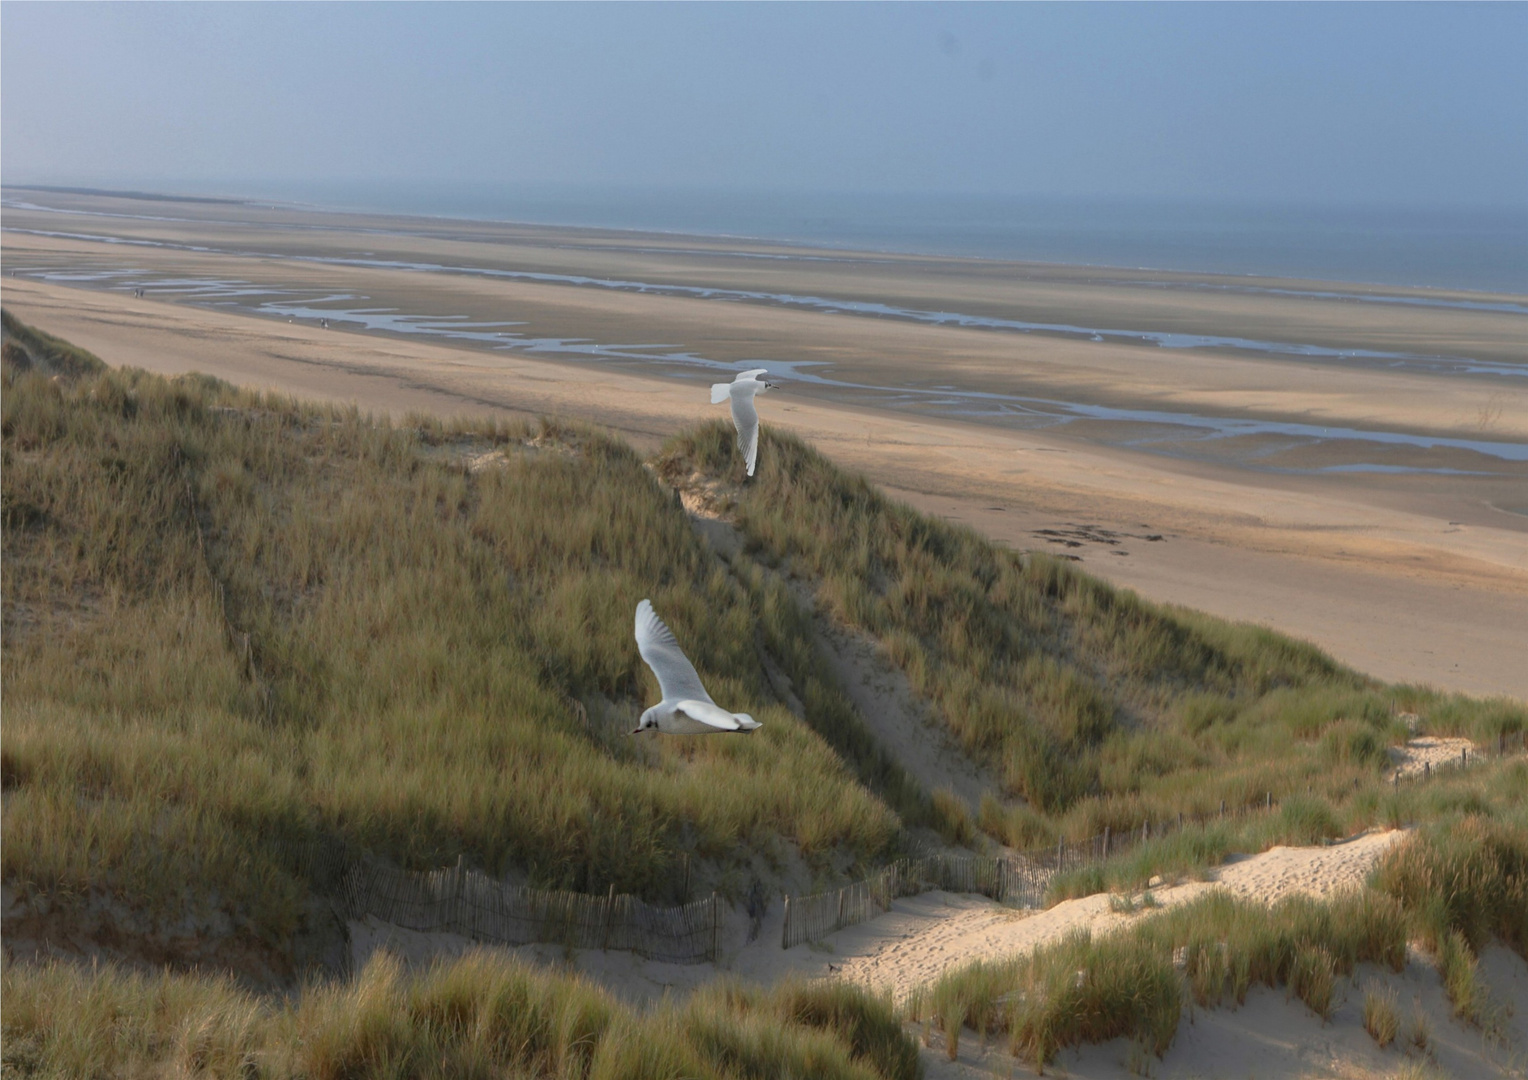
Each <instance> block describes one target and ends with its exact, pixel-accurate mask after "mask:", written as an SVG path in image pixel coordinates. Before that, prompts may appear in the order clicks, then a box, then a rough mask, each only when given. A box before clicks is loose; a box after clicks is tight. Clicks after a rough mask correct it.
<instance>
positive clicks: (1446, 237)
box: [4, 184, 1528, 295]
mask: <svg viewBox="0 0 1528 1080" xmlns="http://www.w3.org/2000/svg"><path fill="white" fill-rule="evenodd" d="M4 188H5V190H6V191H7V192H10V191H15V192H37V193H42V194H62V195H87V196H103V197H109V198H122V199H137V200H144V201H150V202H156V203H169V202H186V203H200V204H221V205H230V206H245V207H270V208H272V209H288V210H293V211H299V212H311V213H328V214H347V215H373V216H387V217H400V218H416V219H427V220H430V219H433V220H440V221H449V222H452V223H456V224H460V223H464V222H481V223H483V224H490V225H521V226H535V227H543V228H566V229H593V230H599V231H602V232H614V233H626V234H632V235H641V234H648V235H653V236H658V237H663V238H665V239H667V240H673V239H676V238H683V237H694V238H695V239H696V240H698V241H713V242H714V241H717V240H723V241H736V242H739V243H754V244H768V245H772V246H779V247H786V248H803V249H805V248H810V249H814V250H818V251H830V252H842V253H844V254H845V255H855V254H859V255H881V256H902V257H915V258H916V257H941V258H969V259H977V260H982V261H994V262H1022V263H1027V264H1035V265H1050V266H1058V267H1074V268H1077V269H1091V270H1120V271H1125V272H1140V273H1185V274H1205V275H1215V276H1223V277H1228V278H1288V279H1294V280H1305V281H1324V282H1332V283H1340V284H1344V285H1352V286H1369V287H1377V288H1408V289H1421V290H1428V291H1466V292H1486V293H1506V294H1515V295H1524V294H1528V212H1525V213H1521V214H1519V213H1517V212H1516V211H1513V210H1504V209H1500V210H1499V209H1479V208H1432V209H1428V208H1415V209H1393V208H1372V209H1362V208H1341V207H1330V208H1320V207H1306V208H1301V207H1282V206H1268V207H1256V206H1244V207H1233V206H1214V205H1210V206H1203V207H1191V206H1187V205H1184V204H1173V203H1168V202H1146V201H1143V202H1138V203H1134V204H1131V203H1126V202H1111V201H1107V200H1093V201H1091V202H1090V201H1086V200H1071V201H1068V200H1058V199H1036V200H1025V199H1017V198H1011V199H999V198H982V197H974V196H973V197H950V198H948V199H944V198H940V197H936V196H864V197H862V198H860V197H850V196H841V195H821V196H812V195H808V196H759V197H758V198H757V200H754V199H753V198H751V197H748V196H743V195H736V194H718V195H714V196H696V200H695V202H694V203H693V204H692V203H690V202H688V201H686V200H685V199H684V198H683V197H682V196H681V195H678V194H674V193H640V192H637V193H626V194H624V195H621V194H609V195H603V196H601V195H594V194H589V193H574V194H571V195H561V196H559V195H555V194H549V193H547V192H544V191H535V192H530V193H525V192H523V191H519V190H518V189H505V190H504V191H500V192H490V191H487V190H474V191H471V192H468V193H466V194H465V195H464V194H463V192H461V191H454V190H453V189H447V188H441V189H438V191H437V192H436V194H435V196H434V197H432V196H431V194H430V193H429V192H428V191H426V190H425V189H403V188H398V189H389V188H386V187H377V188H376V189H374V190H371V191H356V192H351V193H346V192H341V191H338V190H335V191H330V192H313V191H310V192H306V193H299V192H293V191H287V192H273V193H272V194H270V195H228V196H223V195H219V196H212V195H206V194H172V193H161V192H150V191H141V190H120V191H119V190H115V189H109V188H97V187H74V186H64V185H46V184H6V185H4ZM708 199H709V200H710V203H711V205H706V203H707V200H708ZM920 215H921V216H920Z"/></svg>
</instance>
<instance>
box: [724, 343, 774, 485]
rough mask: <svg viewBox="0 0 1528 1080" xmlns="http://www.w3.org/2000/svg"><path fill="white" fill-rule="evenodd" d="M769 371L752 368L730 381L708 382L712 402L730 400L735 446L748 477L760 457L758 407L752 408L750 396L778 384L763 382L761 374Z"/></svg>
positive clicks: (754, 395)
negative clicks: (744, 464)
mask: <svg viewBox="0 0 1528 1080" xmlns="http://www.w3.org/2000/svg"><path fill="white" fill-rule="evenodd" d="M768 374H769V370H768V369H767V368H752V369H751V370H748V371H745V372H743V373H742V374H740V375H738V377H737V378H735V379H733V380H732V381H731V382H730V383H727V382H719V383H712V384H711V404H712V405H720V404H721V403H722V402H724V401H726V400H727V399H728V398H731V399H732V423H733V424H734V425H735V426H736V427H737V448H738V451H739V452H740V453H741V454H742V455H743V457H744V458H746V459H747V460H748V475H749V476H752V475H753V466H754V463H755V462H756V461H758V459H759V410H758V409H756V408H754V404H753V399H754V398H755V397H756V396H757V395H759V394H762V393H764V391H766V390H774V389H775V388H776V387H778V386H779V384H778V383H772V382H765V381H764V376H765V375H768Z"/></svg>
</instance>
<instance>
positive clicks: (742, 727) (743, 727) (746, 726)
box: [732, 712, 764, 731]
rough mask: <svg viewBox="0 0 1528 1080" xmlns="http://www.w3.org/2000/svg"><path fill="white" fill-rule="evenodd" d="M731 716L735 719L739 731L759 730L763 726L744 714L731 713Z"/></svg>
mask: <svg viewBox="0 0 1528 1080" xmlns="http://www.w3.org/2000/svg"><path fill="white" fill-rule="evenodd" d="M732 715H733V716H734V717H735V718H736V719H737V726H738V730H739V731H752V730H753V729H754V728H761V727H763V726H764V725H763V724H761V723H759V722H758V721H757V720H755V719H754V718H753V717H751V716H749V715H748V714H747V713H745V712H740V713H733V714H732Z"/></svg>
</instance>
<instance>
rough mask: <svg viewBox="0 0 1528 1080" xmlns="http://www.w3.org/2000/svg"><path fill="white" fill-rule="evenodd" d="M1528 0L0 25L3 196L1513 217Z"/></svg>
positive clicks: (128, 19) (185, 16)
mask: <svg viewBox="0 0 1528 1080" xmlns="http://www.w3.org/2000/svg"><path fill="white" fill-rule="evenodd" d="M1525 57H1528V5H1525V4H1484V5H1475V4H1437V5H1433V4H1310V5H1284V4H1225V5H1220V4H1183V5H1178V4H1129V5H1114V4H1038V3H1037V4H1014V5H997V4H983V5H974V6H966V5H921V4H918V5H915V4H884V5H882V4H869V5H859V4H822V5H819V4H765V5H753V4H716V5H707V4H697V5H667V4H621V5H606V4H551V5H542V4H507V5H489V4H465V5H457V4H422V5H410V4H381V5H369V4H335V5H327V4H255V5H244V4H170V5H158V4H141V3H134V4H127V3H121V4H108V5H95V4H54V3H30V2H26V3H23V2H17V0H7V2H6V3H4V5H3V7H0V155H3V156H0V162H3V175H4V178H5V179H6V180H7V181H8V182H53V183H79V184H119V185H121V184H131V185H135V186H149V187H154V186H158V187H165V186H172V187H179V188H181V189H189V188H196V187H201V188H217V187H222V188H231V189H237V190H240V191H244V192H247V193H250V194H258V193H259V191H258V189H259V187H260V184H261V183H262V182H275V181H281V182H291V181H299V182H300V181H328V182H336V181H347V180H356V179H365V180H369V181H434V180H456V181H487V182H530V183H586V184H594V185H613V184H622V185H625V184H630V185H642V186H655V187H676V186H679V187H695V188H722V189H745V190H806V189H817V190H823V189H827V190H840V191H963V192H992V193H1007V194H1028V193H1060V194H1072V195H1109V196H1138V195H1139V196H1182V197H1188V198H1193V199H1200V198H1206V199H1227V198H1230V199H1251V200H1267V199H1275V200H1295V201H1339V202H1382V203H1477V204H1478V203H1488V204H1511V203H1516V204H1524V203H1528V62H1525Z"/></svg>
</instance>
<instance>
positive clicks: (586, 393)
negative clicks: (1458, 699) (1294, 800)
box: [4, 279, 1528, 698]
mask: <svg viewBox="0 0 1528 1080" xmlns="http://www.w3.org/2000/svg"><path fill="white" fill-rule="evenodd" d="M4 299H5V303H6V305H7V307H9V308H10V309H12V310H13V311H15V312H16V314H17V315H19V316H20V317H21V318H23V319H25V320H27V321H30V322H33V323H35V324H37V325H39V326H41V327H43V328H44V329H47V330H49V331H50V332H53V333H57V334H60V335H62V336H64V337H66V338H68V339H70V340H73V341H75V342H77V343H78V344H80V345H82V346H84V347H86V348H88V349H91V350H92V351H94V352H96V353H97V354H99V355H101V356H102V357H103V358H104V359H106V360H108V361H109V362H111V363H116V364H130V365H135V366H139V367H144V368H147V369H149V370H152V371H158V372H162V373H166V374H177V373H182V372H188V371H203V372H207V373H208V374H215V375H218V376H220V377H222V378H226V379H229V380H231V381H234V382H238V383H243V384H249V385H255V386H264V387H271V388H277V389H281V390H283V391H286V392H290V393H295V394H299V395H303V396H309V397H314V398H319V399H323V400H331V401H336V400H337V401H345V402H354V403H356V404H357V405H359V406H360V407H362V408H363V409H367V410H375V411H388V412H391V413H393V414H395V415H401V414H403V413H406V412H408V411H411V410H418V411H425V412H431V413H436V414H458V413H495V414H512V415H522V416H524V415H536V414H550V415H561V416H568V417H575V418H583V419H587V420H591V421H594V422H596V423H601V424H606V425H609V426H610V427H612V428H614V429H615V430H617V431H620V432H621V433H623V434H624V435H625V436H626V437H628V438H630V439H632V440H633V441H634V442H635V443H637V444H638V445H639V446H643V447H647V448H653V447H656V446H657V445H658V444H659V443H660V442H661V441H662V439H663V438H664V437H666V436H667V435H668V434H669V433H670V432H672V431H674V430H675V429H676V428H678V427H680V426H682V425H684V424H688V423H692V422H694V421H695V420H696V419H698V418H700V417H703V416H706V415H708V413H707V411H706V409H705V407H704V401H705V399H704V397H703V395H702V396H699V397H697V392H696V390H695V389H694V388H692V387H691V386H689V385H688V384H686V383H684V382H680V381H677V380H672V379H667V378H661V377H649V376H644V375H641V374H636V373H632V372H629V371H624V370H600V371H599V373H598V378H597V381H596V382H593V383H591V381H590V379H591V376H592V375H593V372H591V371H590V370H589V368H587V367H585V366H581V365H576V364H571V363H566V362H557V361H550V360H545V359H539V358H535V357H530V356H525V355H520V354H516V353H512V352H507V353H498V352H495V353H484V352H480V351H472V350H467V349H457V348H451V347H448V346H445V345H436V344H430V343H425V342H418V341H413V340H400V339H397V338H390V337H379V336H374V335H363V334H352V333H345V332H340V331H334V330H328V331H326V330H321V329H319V328H317V327H315V326H307V325H302V324H288V323H284V322H273V321H270V320H265V319H255V318H250V317H247V316H240V315H233V314H226V313H224V312H221V311H216V310H208V309H204V308H196V307H189V306H186V305H181V304H171V303H162V302H153V301H148V300H138V299H135V298H133V297H131V296H122V295H118V294H114V293H103V292H86V291H82V290H78V289H71V288H65V287H63V286H59V285H49V284H42V283H37V282H32V281H27V280H24V279H6V280H5V296H4ZM769 406H770V408H768V409H766V410H765V411H766V413H767V415H766V416H765V417H764V421H765V423H766V425H774V426H778V427H785V428H789V429H792V430H795V431H797V432H799V433H800V434H801V435H803V436H804V437H806V438H808V439H810V440H812V441H813V442H814V443H815V444H816V445H818V446H819V447H820V448H821V449H822V450H824V451H825V452H826V453H828V454H829V455H830V456H832V457H833V458H834V459H835V460H837V461H838V462H840V463H841V464H843V465H845V466H847V467H850V468H854V469H859V470H862V471H864V472H865V473H866V474H867V475H868V476H869V477H870V478H871V479H872V480H874V481H877V482H879V483H881V484H883V485H884V486H886V487H887V488H888V489H889V490H891V491H892V493H893V494H894V495H896V496H898V497H900V498H903V499H905V500H907V501H909V502H911V503H912V504H914V505H915V506H918V507H919V508H920V509H923V510H925V511H927V512H930V513H935V514H938V515H941V516H944V517H947V518H950V519H952V520H955V521H959V522H962V523H965V524H969V525H971V526H972V527H974V528H976V529H978V530H979V531H981V532H983V533H985V534H986V535H988V536H990V537H992V538H994V539H996V540H998V541H1000V542H1003V543H1007V544H1011V545H1013V546H1015V547H1020V548H1042V549H1048V550H1054V551H1057V552H1058V553H1061V554H1069V555H1073V556H1074V557H1079V558H1081V559H1082V561H1083V564H1084V565H1085V566H1086V567H1087V568H1088V569H1089V570H1091V571H1093V572H1095V573H1098V574H1100V575H1102V576H1104V577H1106V578H1108V579H1110V580H1112V581H1115V582H1117V583H1119V584H1122V585H1126V586H1129V587H1132V588H1135V589H1137V590H1138V591H1140V592H1141V593H1142V594H1143V595H1146V596H1148V597H1150V598H1152V599H1157V600H1165V601H1170V602H1175V603H1181V604H1185V605H1188V606H1191V607H1197V608H1200V609H1202V610H1206V611H1209V612H1211V613H1213V614H1216V615H1221V616H1224V617H1227V618H1233V619H1248V620H1252V621H1257V622H1262V623H1265V624H1267V625H1270V626H1273V627H1275V628H1277V629H1280V630H1283V631H1285V632H1287V633H1292V634H1294V635H1296V636H1299V637H1304V638H1307V639H1309V640H1311V641H1314V642H1315V643H1317V644H1318V645H1320V646H1322V647H1323V648H1325V649H1328V650H1330V651H1331V652H1332V653H1333V654H1334V655H1336V656H1337V657H1338V658H1340V659H1342V660H1344V661H1346V662H1347V663H1349V664H1351V665H1353V666H1354V667H1357V668H1359V669H1360V670H1363V671H1367V672H1370V673H1372V674H1374V675H1377V676H1379V677H1381V678H1386V679H1392V680H1405V681H1415V682H1430V683H1434V684H1436V685H1440V686H1444V687H1450V688H1455V689H1461V690H1466V691H1470V692H1474V693H1485V694H1509V695H1513V696H1516V697H1520V698H1528V667H1525V666H1524V665H1523V664H1521V662H1520V657H1519V653H1520V646H1519V642H1520V635H1521V627H1522V626H1524V625H1528V539H1525V536H1524V534H1523V533H1521V532H1517V531H1513V530H1511V529H1507V528H1503V527H1502V526H1501V525H1500V524H1498V523H1497V522H1498V519H1500V518H1501V517H1502V515H1500V514H1497V515H1496V516H1495V517H1490V516H1489V515H1486V516H1484V517H1482V516H1481V515H1482V511H1480V510H1479V509H1472V508H1471V507H1472V506H1473V505H1474V504H1472V503H1470V501H1469V500H1468V499H1465V498H1458V499H1450V498H1449V497H1444V496H1436V495H1430V494H1427V493H1426V492H1423V493H1421V494H1417V495H1414V496H1407V495H1405V494H1404V493H1402V494H1396V493H1394V492H1388V491H1386V490H1384V489H1383V488H1381V489H1380V490H1379V491H1378V492H1377V493H1376V492H1370V493H1368V494H1367V495H1365V494H1364V493H1363V492H1362V491H1360V490H1358V489H1357V488H1355V487H1354V486H1353V485H1352V484H1350V483H1349V482H1348V480H1347V479H1341V480H1339V481H1338V482H1335V483H1326V482H1317V481H1316V480H1314V479H1312V478H1299V477H1296V478H1288V477H1285V478H1278V477H1275V478H1272V479H1270V478H1268V477H1266V476H1263V475H1261V474H1250V475H1249V474H1241V473H1236V472H1233V471H1231V470H1227V469H1217V468H1213V467H1211V466H1208V465H1204V464H1195V463H1187V462H1182V461H1177V460H1174V459H1170V458H1160V457H1155V456H1146V455H1139V454H1130V453H1128V452H1126V451H1122V450H1117V449H1113V448H1110V447H1104V446H1098V445H1090V444H1085V443H1079V442H1076V441H1072V440H1068V439H1065V438H1063V437H1061V436H1057V435H1051V434H1047V433H1043V432H1033V431H1023V432H1015V431H1008V430H1004V429H1001V428H993V427H988V426H983V425H980V424H974V423H962V422H958V421H953V420H938V419H932V418H925V417H917V416H908V415H905V414H900V413H888V412H886V411H885V410H876V409H871V408H865V407H856V406H853V405H833V404H831V403H827V402H822V401H818V400H809V399H806V398H803V397H802V396H800V395H799V394H796V393H793V392H792V391H790V390H786V391H782V392H781V393H780V394H779V395H777V396H776V398H775V400H773V401H771V402H770V403H769ZM1456 513H1457V514H1460V515H1463V517H1454V518H1451V517H1449V516H1448V515H1451V514H1456ZM1464 518H1470V519H1471V521H1472V522H1474V521H1478V523H1466V524H1450V522H1451V521H1453V522H1461V521H1463V520H1464ZM1523 520H1524V522H1525V523H1528V518H1525V519H1523ZM1079 526H1086V527H1087V528H1086V529H1079ZM1046 531H1049V532H1050V533H1067V534H1072V535H1074V536H1075V535H1079V534H1080V535H1081V536H1082V537H1083V538H1082V539H1076V540H1073V543H1075V544H1076V545H1077V546H1075V547H1072V546H1067V545H1066V544H1064V543H1056V542H1054V540H1055V537H1053V536H1048V535H1044V533H1045V532H1046ZM1107 533H1113V534H1115V535H1114V536H1112V537H1111V536H1107V535H1105V534H1107ZM1148 536H1161V537H1163V539H1162V540H1160V541H1152V540H1147V539H1144V537H1148ZM1110 540H1114V541H1116V542H1114V543H1110V542H1108V541H1110ZM1422 613H1425V616H1424V615H1423V614H1422Z"/></svg>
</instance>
